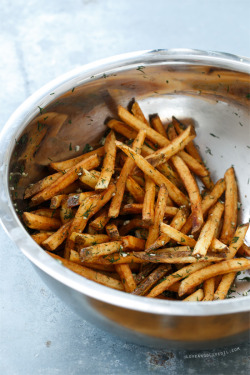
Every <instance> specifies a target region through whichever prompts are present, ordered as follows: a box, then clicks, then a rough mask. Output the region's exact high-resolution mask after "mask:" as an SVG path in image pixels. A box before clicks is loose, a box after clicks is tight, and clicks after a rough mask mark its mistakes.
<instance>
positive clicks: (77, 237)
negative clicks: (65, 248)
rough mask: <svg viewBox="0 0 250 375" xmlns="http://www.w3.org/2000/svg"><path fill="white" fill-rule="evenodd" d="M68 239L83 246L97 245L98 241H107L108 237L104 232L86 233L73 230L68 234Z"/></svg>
mask: <svg viewBox="0 0 250 375" xmlns="http://www.w3.org/2000/svg"><path fill="white" fill-rule="evenodd" d="M70 240H71V241H73V242H75V243H77V244H80V245H84V247H88V246H92V245H97V244H98V243H104V242H109V240H110V238H109V236H107V235H106V234H87V233H77V232H73V233H72V234H71V235H70Z"/></svg>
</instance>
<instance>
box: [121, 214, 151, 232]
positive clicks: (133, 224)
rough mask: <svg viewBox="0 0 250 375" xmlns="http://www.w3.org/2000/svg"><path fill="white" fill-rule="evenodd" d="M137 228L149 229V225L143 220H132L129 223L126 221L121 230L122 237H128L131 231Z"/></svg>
mask: <svg viewBox="0 0 250 375" xmlns="http://www.w3.org/2000/svg"><path fill="white" fill-rule="evenodd" d="M135 228H146V229H147V228H149V225H148V224H146V223H145V222H144V221H143V220H141V219H137V218H136V219H131V220H128V221H125V222H124V224H123V226H122V227H121V228H120V235H121V236H126V235H127V234H128V233H129V232H130V231H131V230H133V229H135Z"/></svg>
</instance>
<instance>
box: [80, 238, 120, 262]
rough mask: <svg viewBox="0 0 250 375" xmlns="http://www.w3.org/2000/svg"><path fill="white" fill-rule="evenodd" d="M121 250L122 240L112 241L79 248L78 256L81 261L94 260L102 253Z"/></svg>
mask: <svg viewBox="0 0 250 375" xmlns="http://www.w3.org/2000/svg"><path fill="white" fill-rule="evenodd" d="M121 250H123V246H122V241H112V242H108V243H101V244H98V245H93V246H89V247H85V248H82V249H81V250H80V258H81V260H82V261H86V260H88V261H92V262H95V259H96V258H99V257H101V256H103V255H110V254H113V253H117V252H119V251H121Z"/></svg>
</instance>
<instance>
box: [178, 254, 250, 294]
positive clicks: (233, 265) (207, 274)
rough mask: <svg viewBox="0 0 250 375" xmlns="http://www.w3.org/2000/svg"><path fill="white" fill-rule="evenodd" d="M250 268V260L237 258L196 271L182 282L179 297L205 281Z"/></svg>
mask: <svg viewBox="0 0 250 375" xmlns="http://www.w3.org/2000/svg"><path fill="white" fill-rule="evenodd" d="M249 268H250V260H248V259H245V258H237V259H230V260H225V261H223V262H220V263H216V264H212V265H210V266H208V267H206V268H204V269H202V270H199V271H196V272H195V273H193V274H192V275H190V276H188V277H187V278H186V279H184V280H182V282H181V285H180V288H179V296H180V297H181V296H183V294H185V293H187V292H188V290H189V289H191V288H193V287H195V286H197V285H200V284H201V283H202V282H203V281H205V280H207V279H210V278H211V277H215V276H217V275H224V274H225V273H229V272H238V271H244V270H246V269H249Z"/></svg>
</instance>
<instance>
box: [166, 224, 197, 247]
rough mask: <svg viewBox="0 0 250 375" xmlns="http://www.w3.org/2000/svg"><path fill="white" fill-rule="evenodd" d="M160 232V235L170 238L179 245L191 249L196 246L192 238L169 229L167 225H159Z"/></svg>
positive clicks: (171, 228)
mask: <svg viewBox="0 0 250 375" xmlns="http://www.w3.org/2000/svg"><path fill="white" fill-rule="evenodd" d="M160 231H161V233H163V234H166V235H167V236H168V237H170V238H172V239H173V240H174V241H176V242H178V243H179V244H181V245H184V246H191V247H194V246H195V245H196V241H195V240H194V239H193V238H191V237H189V236H187V235H186V234H183V233H182V232H180V231H179V230H177V229H175V228H173V227H171V226H170V225H168V224H165V223H161V224H160Z"/></svg>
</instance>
